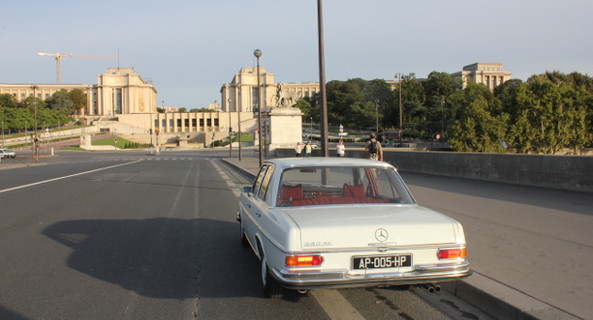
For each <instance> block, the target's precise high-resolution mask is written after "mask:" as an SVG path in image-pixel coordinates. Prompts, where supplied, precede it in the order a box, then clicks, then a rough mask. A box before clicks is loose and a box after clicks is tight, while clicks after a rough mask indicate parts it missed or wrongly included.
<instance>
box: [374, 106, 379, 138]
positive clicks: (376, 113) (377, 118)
mask: <svg viewBox="0 0 593 320" xmlns="http://www.w3.org/2000/svg"><path fill="white" fill-rule="evenodd" d="M375 132H376V133H377V137H378V136H379V99H375Z"/></svg>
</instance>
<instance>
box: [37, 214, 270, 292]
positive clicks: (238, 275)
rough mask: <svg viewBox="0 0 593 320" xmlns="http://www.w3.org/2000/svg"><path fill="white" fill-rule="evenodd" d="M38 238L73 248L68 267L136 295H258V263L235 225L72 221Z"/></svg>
mask: <svg viewBox="0 0 593 320" xmlns="http://www.w3.org/2000/svg"><path fill="white" fill-rule="evenodd" d="M43 234H44V235H45V236H47V237H49V238H51V239H53V240H55V241H57V242H60V243H62V244H63V245H65V246H67V247H69V248H72V253H71V254H70V256H69V258H68V261H67V265H68V267H70V268H72V269H74V270H76V271H79V272H82V273H84V274H87V275H89V276H91V277H94V278H97V279H101V280H103V281H106V282H109V283H113V284H115V285H117V286H120V287H121V288H124V289H127V290H131V291H134V292H135V293H137V294H138V295H141V296H146V297H154V298H171V299H185V298H193V297H229V296H243V297H244V296H251V297H261V296H262V290H261V284H260V280H259V274H260V271H259V261H258V260H257V258H256V257H255V256H254V255H253V253H252V252H251V251H250V249H247V248H244V247H242V246H241V244H240V240H239V230H238V224H237V223H231V222H223V221H215V220H208V219H193V220H184V219H169V218H155V219H146V220H74V221H64V222H59V223H56V224H53V225H51V226H49V227H47V228H45V229H44V230H43Z"/></svg>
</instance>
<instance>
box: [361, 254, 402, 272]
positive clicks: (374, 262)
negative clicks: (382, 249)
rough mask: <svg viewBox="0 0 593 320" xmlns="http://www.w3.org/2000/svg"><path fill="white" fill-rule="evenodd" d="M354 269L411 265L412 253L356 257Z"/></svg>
mask: <svg viewBox="0 0 593 320" xmlns="http://www.w3.org/2000/svg"><path fill="white" fill-rule="evenodd" d="M353 266H354V269H379V268H399V267H411V266H412V255H411V254H406V255H399V256H370V257H354V258H353Z"/></svg>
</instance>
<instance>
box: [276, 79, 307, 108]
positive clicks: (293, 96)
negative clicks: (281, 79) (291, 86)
mask: <svg viewBox="0 0 593 320" xmlns="http://www.w3.org/2000/svg"><path fill="white" fill-rule="evenodd" d="M300 98H301V94H300V93H298V92H295V91H285V90H284V87H283V85H282V84H281V83H278V84H277V85H276V95H275V96H274V99H275V100H276V103H275V105H276V107H277V108H292V107H294V105H295V104H296V102H297V101H298V100H299V99H300Z"/></svg>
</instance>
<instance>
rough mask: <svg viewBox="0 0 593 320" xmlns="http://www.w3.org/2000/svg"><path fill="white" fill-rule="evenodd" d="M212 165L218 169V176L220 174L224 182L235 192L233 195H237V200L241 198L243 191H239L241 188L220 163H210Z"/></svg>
mask: <svg viewBox="0 0 593 320" xmlns="http://www.w3.org/2000/svg"><path fill="white" fill-rule="evenodd" d="M210 162H211V163H212V166H214V169H216V171H217V172H218V174H220V176H221V177H222V179H223V180H224V182H226V184H227V185H228V186H229V187H230V188H231V190H232V191H233V193H234V194H235V196H236V197H237V198H239V196H241V191H240V190H239V189H240V188H239V186H237V184H235V183H234V182H233V180H232V179H231V178H229V176H228V175H227V174H226V172H225V171H224V170H223V169H222V168H221V167H220V166H219V165H218V163H216V162H215V161H210Z"/></svg>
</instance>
